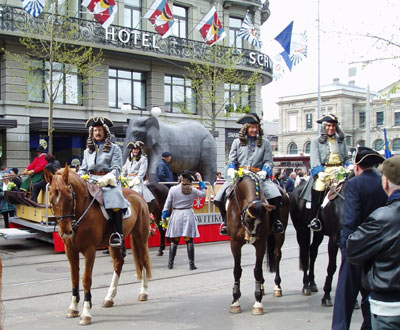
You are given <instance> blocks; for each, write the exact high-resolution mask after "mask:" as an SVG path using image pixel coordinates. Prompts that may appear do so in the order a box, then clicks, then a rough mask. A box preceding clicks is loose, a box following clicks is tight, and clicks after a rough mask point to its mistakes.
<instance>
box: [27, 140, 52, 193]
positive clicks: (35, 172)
mask: <svg viewBox="0 0 400 330" xmlns="http://www.w3.org/2000/svg"><path fill="white" fill-rule="evenodd" d="M35 152H36V157H35V159H34V160H33V162H32V163H30V164H29V165H28V166H27V167H26V169H25V170H24V172H23V173H22V174H23V175H29V177H28V178H26V179H25V180H24V181H23V182H22V184H21V190H25V191H28V190H32V188H33V185H34V184H35V183H38V182H39V181H41V180H42V179H44V175H43V170H44V168H45V167H46V165H47V160H46V150H45V149H44V148H43V146H39V147H38V148H37V149H36V150H35Z"/></svg>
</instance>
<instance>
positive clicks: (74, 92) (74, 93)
mask: <svg viewBox="0 0 400 330" xmlns="http://www.w3.org/2000/svg"><path fill="white" fill-rule="evenodd" d="M30 64H31V68H30V73H29V75H30V76H29V78H28V86H29V100H30V101H34V102H46V103H48V102H49V95H48V93H47V90H46V89H47V88H50V64H49V62H47V61H46V62H45V61H43V60H32V61H31V63H30ZM52 80H53V81H52V84H53V94H54V95H55V99H54V103H57V104H80V103H81V100H82V83H81V80H80V78H79V76H78V70H77V68H76V66H75V65H72V64H62V63H57V62H54V63H53V79H52Z"/></svg>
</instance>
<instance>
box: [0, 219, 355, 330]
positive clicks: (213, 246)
mask: <svg viewBox="0 0 400 330" xmlns="http://www.w3.org/2000/svg"><path fill="white" fill-rule="evenodd" d="M326 242H327V241H326V240H324V242H323V244H322V245H321V247H320V254H319V256H318V259H317V263H316V268H315V269H316V281H317V284H318V287H319V289H320V291H319V292H317V293H314V294H313V295H312V296H308V297H305V296H302V294H301V289H302V276H303V273H302V272H301V271H300V270H299V267H298V265H299V261H298V246H297V242H296V237H295V231H294V228H293V226H292V225H290V226H289V227H288V230H287V236H286V241H285V244H284V246H283V256H282V262H281V277H282V290H283V297H281V298H276V297H273V296H272V290H273V287H274V282H273V278H274V274H271V273H268V272H266V270H265V267H264V277H265V280H266V282H265V290H266V295H265V296H264V298H263V305H264V315H261V316H254V315H251V309H252V306H253V304H254V277H253V268H254V260H255V253H254V248H253V246H251V245H246V246H244V247H243V250H242V252H243V253H242V267H243V274H242V279H241V292H242V297H241V299H240V303H241V307H242V313H241V314H231V313H229V307H230V304H231V301H232V286H233V274H232V271H233V258H232V255H231V252H230V246H229V242H216V243H203V244H197V245H195V254H196V257H195V258H196V266H197V267H198V269H197V270H195V271H190V270H189V265H188V260H187V253H186V247H185V246H182V245H181V246H179V248H178V252H177V256H176V258H175V267H174V269H172V270H169V269H168V268H167V262H168V252H167V251H166V253H165V254H164V256H162V257H158V256H156V254H157V249H156V248H152V249H151V250H150V254H151V259H152V265H153V279H152V280H151V281H150V282H149V301H147V302H138V301H137V298H138V294H139V290H140V282H139V281H138V280H137V278H136V272H135V266H134V262H133V256H132V253H131V251H129V253H128V256H127V257H126V258H125V260H126V263H125V266H124V270H123V272H122V276H121V280H120V285H119V288H118V294H117V297H116V299H115V304H114V307H112V308H109V309H105V308H102V307H101V304H102V301H103V298H104V297H105V295H106V293H107V289H108V286H109V283H110V281H111V278H112V273H113V270H112V260H111V257H110V256H107V255H104V254H103V253H102V251H98V252H97V259H96V262H95V267H94V276H93V287H92V302H93V309H92V317H93V319H92V321H93V323H92V325H90V326H88V327H90V328H91V329H113V328H114V329H118V330H124V329H132V328H138V329H139V328H140V329H165V330H168V329H174V330H175V329H269V330H275V329H276V330H302V329H308V330H313V329H315V330H324V329H330V326H331V318H332V308H329V307H322V306H321V298H322V287H323V281H324V280H325V276H326V267H327V263H328V255H327V245H326ZM0 255H1V257H2V259H3V292H2V298H3V304H4V314H5V318H4V329H5V330H11V329H18V330H20V329H31V330H35V329H40V330H43V329H56V328H57V329H78V328H81V326H79V319H67V318H66V317H65V314H66V311H67V308H68V306H69V303H70V301H71V281H70V275H69V264H68V261H67V258H66V256H65V254H64V253H55V252H54V251H53V248H52V246H51V245H50V244H48V243H44V242H40V241H37V240H14V241H7V240H4V239H1V240H0ZM338 261H339V257H338ZM83 269H84V263H83V259H82V258H81V272H83ZM81 276H82V274H81ZM336 282H337V274H336V275H335V277H334V280H333V292H332V297H333V296H334V290H335V288H336ZM82 291H83V290H82V285H81V299H82V300H83V292H82ZM80 308H82V302H81V304H80ZM361 320H362V316H361V311H360V310H355V311H354V314H353V322H352V326H351V329H359V328H360V326H361Z"/></svg>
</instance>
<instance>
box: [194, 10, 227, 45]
mask: <svg viewBox="0 0 400 330" xmlns="http://www.w3.org/2000/svg"><path fill="white" fill-rule="evenodd" d="M196 29H197V30H199V31H200V33H201V35H202V36H203V39H204V41H205V42H206V43H207V45H210V46H211V45H214V44H215V43H216V42H217V41H221V40H222V39H224V38H225V35H226V33H225V31H224V27H223V26H222V23H221V21H220V19H219V17H218V13H217V10H216V9H215V6H213V7H212V8H211V9H210V11H209V12H208V13H207V15H206V16H204V18H203V19H202V20H201V21H200V23H199V24H198V25H197V26H196Z"/></svg>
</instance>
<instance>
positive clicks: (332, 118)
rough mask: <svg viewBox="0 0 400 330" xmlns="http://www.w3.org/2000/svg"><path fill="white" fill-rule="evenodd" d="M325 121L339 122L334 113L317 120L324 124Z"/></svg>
mask: <svg viewBox="0 0 400 330" xmlns="http://www.w3.org/2000/svg"><path fill="white" fill-rule="evenodd" d="M323 122H326V123H334V124H337V123H339V121H338V119H337V117H336V116H335V115H333V114H329V115H325V116H323V117H322V118H321V119H318V120H317V123H318V124H322V123H323Z"/></svg>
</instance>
